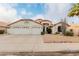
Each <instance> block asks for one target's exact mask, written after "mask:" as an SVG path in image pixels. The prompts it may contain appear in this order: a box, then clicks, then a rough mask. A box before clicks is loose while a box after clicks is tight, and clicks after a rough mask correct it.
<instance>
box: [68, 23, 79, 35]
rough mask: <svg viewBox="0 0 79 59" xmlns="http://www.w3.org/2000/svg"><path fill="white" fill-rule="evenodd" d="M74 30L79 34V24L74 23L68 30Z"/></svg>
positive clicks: (75, 33)
mask: <svg viewBox="0 0 79 59" xmlns="http://www.w3.org/2000/svg"><path fill="white" fill-rule="evenodd" d="M71 29H72V30H73V32H74V35H79V24H73V25H71V26H70V27H68V28H67V30H71Z"/></svg>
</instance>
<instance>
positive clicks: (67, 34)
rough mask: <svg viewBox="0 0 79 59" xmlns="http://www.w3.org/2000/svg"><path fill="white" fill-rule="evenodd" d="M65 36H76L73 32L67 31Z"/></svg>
mask: <svg viewBox="0 0 79 59" xmlns="http://www.w3.org/2000/svg"><path fill="white" fill-rule="evenodd" d="M64 35H65V36H74V33H73V30H70V31H66V32H65V34H64Z"/></svg>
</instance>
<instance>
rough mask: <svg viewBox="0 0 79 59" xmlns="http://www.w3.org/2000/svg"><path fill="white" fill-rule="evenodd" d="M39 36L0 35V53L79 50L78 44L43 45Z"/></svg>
mask: <svg viewBox="0 0 79 59" xmlns="http://www.w3.org/2000/svg"><path fill="white" fill-rule="evenodd" d="M43 39H44V37H43V36H41V35H0V52H2V53H3V52H53V51H64V50H69V51H74V50H79V43H44V42H43Z"/></svg>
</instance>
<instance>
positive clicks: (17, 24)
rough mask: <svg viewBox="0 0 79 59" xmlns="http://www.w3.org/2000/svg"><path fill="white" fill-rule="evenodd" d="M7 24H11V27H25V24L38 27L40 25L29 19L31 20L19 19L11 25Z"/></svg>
mask: <svg viewBox="0 0 79 59" xmlns="http://www.w3.org/2000/svg"><path fill="white" fill-rule="evenodd" d="M9 26H11V27H12V26H13V27H16V26H17V27H22V26H23V27H26V26H29V27H34V26H35V27H40V26H42V25H41V24H38V23H36V22H34V21H31V20H21V21H17V22H14V23H12V24H11V25H9Z"/></svg>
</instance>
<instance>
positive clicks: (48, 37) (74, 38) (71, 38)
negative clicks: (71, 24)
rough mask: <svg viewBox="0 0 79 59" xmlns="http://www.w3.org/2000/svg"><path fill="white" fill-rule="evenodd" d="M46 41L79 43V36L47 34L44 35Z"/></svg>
mask: <svg viewBox="0 0 79 59" xmlns="http://www.w3.org/2000/svg"><path fill="white" fill-rule="evenodd" d="M43 38H44V39H43V41H44V42H45V43H79V36H63V35H50V34H46V35H44V37H43Z"/></svg>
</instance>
